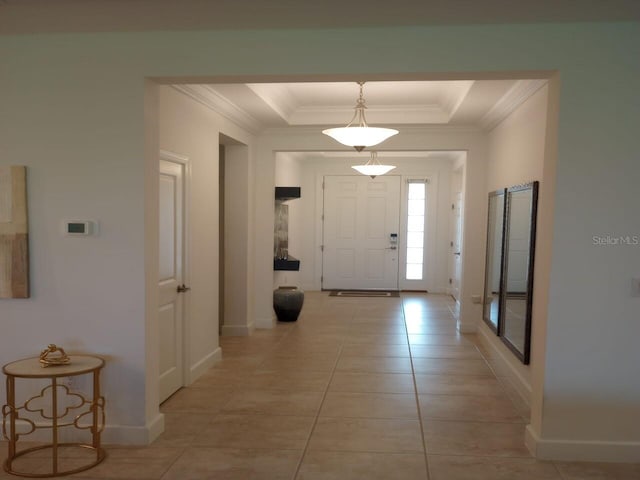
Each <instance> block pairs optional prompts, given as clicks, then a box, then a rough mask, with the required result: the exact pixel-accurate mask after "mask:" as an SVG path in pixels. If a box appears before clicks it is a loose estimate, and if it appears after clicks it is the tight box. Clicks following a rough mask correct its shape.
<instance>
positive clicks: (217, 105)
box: [172, 85, 265, 135]
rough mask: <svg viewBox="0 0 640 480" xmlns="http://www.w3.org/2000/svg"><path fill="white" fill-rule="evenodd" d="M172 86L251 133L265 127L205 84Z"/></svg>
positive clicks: (258, 131)
mask: <svg viewBox="0 0 640 480" xmlns="http://www.w3.org/2000/svg"><path fill="white" fill-rule="evenodd" d="M172 87H173V88H174V89H175V90H177V91H178V92H180V93H182V94H184V95H186V96H188V97H190V98H192V99H193V100H195V101H196V102H198V103H200V104H202V105H204V106H205V107H208V108H210V109H211V110H213V111H215V112H216V113H219V114H220V115H222V116H223V117H224V118H226V119H227V120H229V121H231V122H233V123H235V124H236V125H237V126H239V127H240V128H242V129H244V130H246V131H248V132H249V133H251V134H253V135H257V134H259V133H260V132H262V131H263V130H264V128H265V125H264V124H262V123H261V122H260V121H258V120H256V119H255V118H254V117H252V116H251V115H249V114H248V113H247V112H245V111H244V110H243V109H241V108H239V107H237V106H236V105H235V104H234V103H232V102H231V101H229V100H228V99H227V98H226V97H224V96H222V95H220V94H219V93H218V92H216V91H215V90H213V89H212V88H210V87H209V86H207V85H172Z"/></svg>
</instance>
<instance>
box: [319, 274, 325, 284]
mask: <svg viewBox="0 0 640 480" xmlns="http://www.w3.org/2000/svg"><path fill="white" fill-rule="evenodd" d="M322 282H324V275H320V283H322Z"/></svg>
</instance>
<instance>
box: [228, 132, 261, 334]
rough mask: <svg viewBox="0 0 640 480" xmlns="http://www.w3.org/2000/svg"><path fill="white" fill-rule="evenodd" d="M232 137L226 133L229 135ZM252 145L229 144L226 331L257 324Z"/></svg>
mask: <svg viewBox="0 0 640 480" xmlns="http://www.w3.org/2000/svg"><path fill="white" fill-rule="evenodd" d="M227 138H228V137H225V139H227ZM250 156H251V146H250V145H242V144H238V142H237V141H236V142H230V143H229V144H227V145H225V172H224V176H225V178H224V182H225V188H224V196H225V201H224V208H225V216H224V222H225V225H224V237H225V240H224V241H225V244H224V247H225V248H224V250H225V251H224V257H225V258H224V262H225V269H224V322H223V323H224V324H223V326H222V334H223V335H249V334H250V333H251V332H252V331H253V330H254V328H255V325H254V321H253V318H254V312H253V301H252V299H253V297H252V295H251V293H250V292H251V291H252V288H253V273H252V270H253V234H252V219H251V218H252V212H253V198H252V190H253V188H252V187H253V181H252V178H251V165H250V160H249V159H250Z"/></svg>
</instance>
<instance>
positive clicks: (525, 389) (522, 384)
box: [477, 325, 531, 406]
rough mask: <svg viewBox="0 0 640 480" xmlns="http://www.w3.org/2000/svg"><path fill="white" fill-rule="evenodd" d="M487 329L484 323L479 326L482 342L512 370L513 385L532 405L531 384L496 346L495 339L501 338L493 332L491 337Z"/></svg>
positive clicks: (523, 398)
mask: <svg viewBox="0 0 640 480" xmlns="http://www.w3.org/2000/svg"><path fill="white" fill-rule="evenodd" d="M487 331H488V328H485V327H484V325H483V326H480V328H478V331H477V333H478V338H479V339H480V342H482V344H483V345H484V346H485V347H486V348H487V349H489V350H491V351H492V352H494V353H495V354H496V356H497V357H498V358H499V359H500V361H501V362H502V364H503V365H504V366H505V367H506V368H507V369H508V370H509V372H511V376H510V377H509V378H510V379H511V381H512V382H511V383H512V385H513V386H514V388H515V389H516V391H517V392H518V394H520V397H522V400H524V402H525V403H526V404H527V405H529V406H530V405H531V384H530V383H529V382H528V381H527V380H526V379H525V378H524V377H523V376H522V375H521V374H520V372H518V370H517V369H515V368H514V367H513V365H512V364H511V362H509V361H508V360H507V358H506V357H505V356H504V354H503V353H502V352H501V351H500V349H499V348H497V347H496V345H495V344H494V341H497V342H499V341H500V340H499V339H498V337H495V336H494V335H493V332H490V335H491V338H490V337H489V336H488V334H487Z"/></svg>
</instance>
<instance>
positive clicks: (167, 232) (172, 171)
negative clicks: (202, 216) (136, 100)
mask: <svg viewBox="0 0 640 480" xmlns="http://www.w3.org/2000/svg"><path fill="white" fill-rule="evenodd" d="M183 220H184V165H182V164H180V163H175V162H171V161H167V160H160V258H159V266H160V269H159V270H160V271H159V273H160V275H159V277H160V278H159V283H158V288H159V293H160V295H159V299H160V301H159V308H158V324H159V338H160V382H159V388H160V402H163V401H164V400H166V399H167V398H168V397H169V396H171V395H172V394H173V393H174V392H175V391H176V390H178V389H179V388H180V387H182V386H183V385H184V378H183V375H184V373H183V351H182V335H183V321H184V319H183V315H184V308H183V297H184V295H183V294H182V293H180V292H179V291H178V290H179V289H181V288H180V287H183V286H184V284H183V281H184V278H183V276H184V272H183V268H184V265H183V262H184V252H183V246H184V230H183V229H184V221H183Z"/></svg>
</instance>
